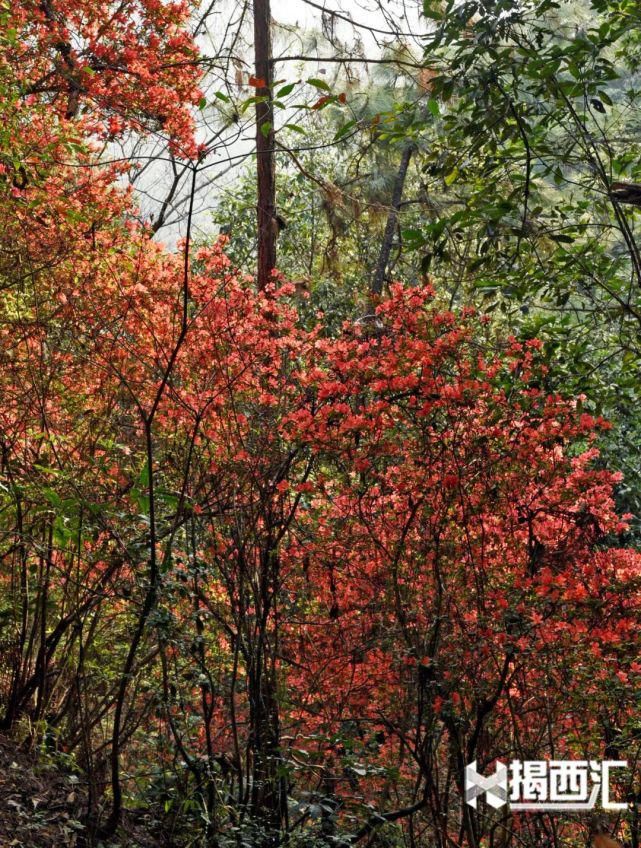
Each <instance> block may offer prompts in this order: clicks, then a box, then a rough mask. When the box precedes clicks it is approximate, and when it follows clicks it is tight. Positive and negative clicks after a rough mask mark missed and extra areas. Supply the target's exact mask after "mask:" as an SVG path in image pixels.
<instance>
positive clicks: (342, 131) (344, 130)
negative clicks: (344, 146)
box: [334, 119, 356, 141]
mask: <svg viewBox="0 0 641 848" xmlns="http://www.w3.org/2000/svg"><path fill="white" fill-rule="evenodd" d="M355 125H356V119H354V120H353V121H348V122H347V123H346V124H343V126H342V127H340V128H339V129H338V130H337V131H336V133H335V135H334V141H339V140H340V139H341V138H343V136H345V135H347V133H348V132H349V131H350V130H351V128H352V127H353V126H355Z"/></svg>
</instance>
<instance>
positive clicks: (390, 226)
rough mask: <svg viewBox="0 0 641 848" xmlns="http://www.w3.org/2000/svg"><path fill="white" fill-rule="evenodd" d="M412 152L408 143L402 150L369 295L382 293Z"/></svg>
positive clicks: (411, 145)
mask: <svg viewBox="0 0 641 848" xmlns="http://www.w3.org/2000/svg"><path fill="white" fill-rule="evenodd" d="M413 152H414V145H413V144H412V143H411V142H408V143H407V144H406V145H405V147H404V148H403V153H402V155H401V163H400V165H399V166H398V172H397V174H396V178H395V179H394V188H393V190H392V203H391V205H390V208H389V213H388V215H387V224H386V225H385V233H384V234H383V242H382V244H381V249H380V252H379V254H378V262H377V263H376V269H375V271H374V276H373V277H372V282H371V285H370V294H372V295H380V294H382V292H383V285H384V284H385V279H386V276H387V268H388V266H389V258H390V254H391V252H392V245H393V243H394V233H395V232H396V223H397V221H398V212H399V209H400V208H401V200H402V199H403V189H404V188H405V178H406V177H407V169H408V167H409V164H410V159H411V158H412V153H413Z"/></svg>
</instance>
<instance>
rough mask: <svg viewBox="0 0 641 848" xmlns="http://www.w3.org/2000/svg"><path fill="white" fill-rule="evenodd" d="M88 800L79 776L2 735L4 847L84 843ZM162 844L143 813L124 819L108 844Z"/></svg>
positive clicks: (66, 847) (62, 847)
mask: <svg viewBox="0 0 641 848" xmlns="http://www.w3.org/2000/svg"><path fill="white" fill-rule="evenodd" d="M86 802H87V798H86V792H85V789H84V787H83V785H82V782H81V780H80V778H79V777H78V776H77V775H75V774H74V773H73V772H71V771H69V770H68V769H65V768H63V767H62V766H61V765H58V764H56V763H55V762H49V761H47V758H46V757H43V756H39V755H38V754H37V753H35V752H31V751H25V750H24V747H23V746H21V745H19V744H17V743H16V742H15V741H13V740H12V739H10V738H8V737H6V736H3V735H0V848H83V846H86V845H87V840H86V830H85V827H84V825H83V822H82V819H83V817H84V816H85V814H86V810H87V806H86ZM163 844H164V845H166V844H167V843H166V842H164V843H163ZM159 845H160V843H159V842H158V841H157V840H156V839H154V838H153V837H151V836H150V835H149V829H148V828H146V827H145V826H144V817H141V819H139V820H138V821H134V820H131V821H129V822H127V820H125V822H124V824H123V827H122V829H121V832H120V833H119V834H118V836H117V837H115V841H113V842H110V843H109V844H108V845H105V848H159Z"/></svg>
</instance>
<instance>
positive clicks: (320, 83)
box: [307, 77, 331, 91]
mask: <svg viewBox="0 0 641 848" xmlns="http://www.w3.org/2000/svg"><path fill="white" fill-rule="evenodd" d="M307 82H308V83H309V85H313V86H314V88H320V90H321V91H331V88H330V87H329V85H328V84H327V83H326V82H325V80H322V79H316V78H315V77H310V78H309V79H308V80H307Z"/></svg>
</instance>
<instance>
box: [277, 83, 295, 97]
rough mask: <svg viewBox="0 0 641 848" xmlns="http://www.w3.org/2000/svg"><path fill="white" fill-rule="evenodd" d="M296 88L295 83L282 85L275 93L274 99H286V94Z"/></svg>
mask: <svg viewBox="0 0 641 848" xmlns="http://www.w3.org/2000/svg"><path fill="white" fill-rule="evenodd" d="M295 86H296V83H295V82H290V83H288V84H287V85H284V86H283V87H282V88H279V89H278V91H277V92H276V97H287V95H288V94H291V92H292V91H293V90H294V88H295Z"/></svg>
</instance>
